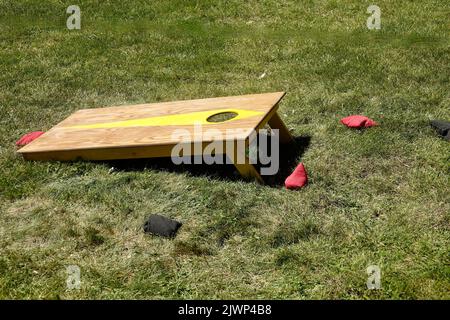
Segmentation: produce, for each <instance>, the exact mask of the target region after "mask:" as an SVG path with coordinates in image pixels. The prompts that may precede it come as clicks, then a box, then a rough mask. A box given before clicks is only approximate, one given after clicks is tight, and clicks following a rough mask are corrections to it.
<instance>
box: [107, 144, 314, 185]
mask: <svg viewBox="0 0 450 320" xmlns="http://www.w3.org/2000/svg"><path fill="white" fill-rule="evenodd" d="M310 141H311V137H310V136H300V137H294V142H292V143H290V144H288V145H280V153H279V170H278V171H277V173H276V174H275V175H265V176H263V179H264V181H265V184H266V185H267V186H271V187H279V186H282V185H283V183H284V180H285V179H286V177H287V176H289V175H290V174H291V172H292V170H293V169H294V168H295V166H296V165H297V164H298V163H297V161H298V160H299V159H300V158H301V157H302V155H303V154H304V153H305V151H306V150H307V149H308V147H309V144H310ZM269 145H270V144H269ZM268 152H269V154H270V150H269V151H268ZM103 163H106V164H107V165H108V166H110V167H114V169H115V170H119V171H142V170H146V169H153V170H161V171H166V172H173V173H187V174H189V175H191V176H194V177H208V178H212V179H217V180H228V181H241V180H243V179H244V178H243V177H241V176H240V175H239V173H238V172H237V171H236V169H235V167H234V165H233V164H227V163H226V158H225V156H224V158H223V163H224V164H211V165H208V164H205V163H204V161H201V163H199V164H194V159H193V158H192V159H191V164H179V165H176V164H174V163H173V162H172V159H171V158H168V157H166V158H151V159H147V158H144V159H127V160H111V161H105V162H103ZM255 166H256V168H257V169H258V170H259V169H260V167H261V164H256V165H255ZM248 181H250V180H248Z"/></svg>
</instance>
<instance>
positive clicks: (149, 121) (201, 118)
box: [66, 109, 263, 129]
mask: <svg viewBox="0 0 450 320" xmlns="http://www.w3.org/2000/svg"><path fill="white" fill-rule="evenodd" d="M223 112H235V113H237V114H238V115H237V116H236V117H234V118H232V119H229V120H226V121H223V122H208V121H206V119H208V118H209V117H210V116H212V115H215V114H218V113H223ZM261 114H263V112H262V111H253V110H243V109H218V110H208V111H200V112H191V113H183V114H174V115H169V116H159V117H150V118H141V119H133V120H123V121H114V122H105V123H93V124H84V125H77V126H71V127H66V128H74V129H99V128H127V127H151V126H185V125H194V124H201V125H209V124H219V123H224V122H230V121H235V120H241V119H245V118H250V117H253V116H257V115H261Z"/></svg>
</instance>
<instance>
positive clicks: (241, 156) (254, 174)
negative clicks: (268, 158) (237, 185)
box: [227, 141, 264, 184]
mask: <svg viewBox="0 0 450 320" xmlns="http://www.w3.org/2000/svg"><path fill="white" fill-rule="evenodd" d="M245 146H246V147H247V146H248V141H246V143H245ZM241 149H242V146H241V148H239V147H238V144H237V143H234V150H231V151H229V152H227V157H228V158H229V159H230V160H231V161H232V162H233V164H234V166H235V167H236V169H237V171H238V172H239V173H240V175H241V176H242V177H244V178H247V179H254V180H256V181H257V182H258V183H260V184H264V180H263V179H262V177H261V175H260V174H259V172H258V170H256V168H255V166H254V165H253V164H251V163H250V159H249V158H248V156H247V155H246V154H245V149H246V148H243V149H244V150H241Z"/></svg>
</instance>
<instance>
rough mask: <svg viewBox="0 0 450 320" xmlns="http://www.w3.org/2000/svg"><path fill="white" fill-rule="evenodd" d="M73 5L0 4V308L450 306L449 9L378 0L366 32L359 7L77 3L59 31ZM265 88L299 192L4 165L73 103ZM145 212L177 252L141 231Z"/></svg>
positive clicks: (16, 162) (16, 160)
mask: <svg viewBox="0 0 450 320" xmlns="http://www.w3.org/2000/svg"><path fill="white" fill-rule="evenodd" d="M71 4H74V3H73V1H57V0H52V1H42V0H40V1H37V0H27V1H7V0H0V29H1V33H0V71H1V72H0V87H1V90H0V115H1V118H0V121H1V123H0V124H1V125H0V297H1V298H62V299H71V298H75V299H78V298H90V299H91V298H108V299H111V298H132V299H134V298H189V299H191V298H276V299H311V298H312V299H322V298H327V299H336V298H344V299H356V298H362V299H374V298H381V299H419V298H420V299H422V298H423V299H449V298H450V292H449V288H450V268H449V265H450V255H449V253H450V252H449V248H450V241H449V240H450V232H449V231H450V230H449V229H450V215H449V213H450V187H449V186H450V183H449V176H450V165H449V163H450V144H449V143H448V142H446V141H445V140H443V139H440V138H439V137H437V135H436V134H435V132H434V131H433V130H432V129H431V128H430V127H429V120H430V119H436V118H439V119H447V120H450V90H449V88H450V85H449V78H450V35H449V24H448V12H449V10H450V5H449V2H448V1H377V2H376V4H377V5H378V6H379V7H380V8H381V11H382V14H381V19H382V29H381V30H379V31H371V30H368V29H367V28H366V19H367V17H368V14H367V13H366V8H367V7H368V6H369V5H370V4H372V2H371V1H345V2H342V3H341V2H339V1H298V2H294V1H275V0H273V1H272V0H265V1H256V0H255V1H253V0H252V1H245V2H242V1H230V0H227V1H208V0H205V1H100V2H98V1H78V2H77V4H79V5H80V7H81V11H82V29H81V30H73V31H69V30H67V29H66V23H65V20H66V18H67V16H68V15H67V14H65V10H66V8H67V6H69V5H71ZM263 72H266V74H267V75H266V77H264V78H262V79H259V75H261V74H262V73H263ZM272 91H287V95H286V97H285V98H284V100H283V102H282V103H281V106H280V110H281V115H282V117H283V118H284V119H285V121H286V123H287V125H288V127H289V128H290V129H292V131H293V134H294V135H295V136H298V137H309V139H310V143H309V146H308V148H306V149H305V150H304V151H303V152H302V153H301V155H300V154H298V155H297V158H296V159H294V160H296V161H303V162H304V163H305V166H306V168H307V170H308V173H309V176H310V182H309V185H308V186H307V188H305V189H302V190H301V191H298V192H292V191H287V190H285V189H283V188H282V187H281V186H275V187H274V186H260V185H256V184H254V183H249V182H245V181H241V180H239V179H237V178H236V177H234V176H233V175H232V174H231V176H230V175H228V176H225V177H224V176H221V175H219V174H214V170H212V173H210V174H206V175H198V174H195V173H194V172H193V170H194V171H195V168H189V167H188V168H185V169H184V168H183V169H182V170H175V171H174V170H168V169H167V168H165V167H164V166H161V165H160V164H156V165H155V164H153V163H150V164H149V165H147V166H146V165H145V162H144V165H136V166H131V167H128V166H127V165H123V166H122V167H120V164H119V167H117V169H116V170H113V171H112V172H111V171H110V168H111V166H112V165H114V166H117V164H111V163H85V162H77V163H57V162H36V163H34V162H25V161H24V160H23V159H21V157H19V156H18V155H17V154H16V149H15V145H14V142H15V141H16V140H17V139H18V138H19V137H20V136H21V135H22V134H24V133H26V132H28V131H33V130H48V129H49V128H51V127H52V126H53V125H54V124H56V123H58V122H59V121H61V120H62V119H64V118H65V117H66V116H68V115H69V114H71V113H72V112H73V111H75V110H77V109H81V108H86V107H102V106H109V105H120V104H132V103H143V102H157V101H170V100H177V99H190V98H202V97H214V96H226V95H238V94H247V93H254V92H272ZM349 114H365V115H367V116H369V117H371V118H373V119H375V120H376V121H378V122H379V123H380V124H381V125H380V126H378V127H375V128H371V129H370V130H366V131H363V132H358V131H353V130H349V129H346V128H345V127H344V126H342V125H341V124H340V123H339V119H340V118H341V117H343V116H347V115H349ZM284 169H285V170H287V171H288V170H290V169H292V168H284ZM157 212H161V213H164V214H165V215H166V216H168V217H171V218H175V219H177V220H180V221H182V222H183V223H184V225H183V227H182V228H181V229H180V232H179V234H178V236H177V237H176V238H175V239H173V240H168V239H161V238H157V237H151V236H147V235H144V234H143V232H142V224H143V222H144V220H145V218H146V217H147V216H148V215H149V214H150V213H157ZM72 264H76V265H78V266H79V267H80V269H81V281H82V285H81V289H80V290H71V291H70V290H67V289H66V267H67V266H68V265H72ZM372 264H376V265H378V266H380V268H381V272H382V275H381V283H382V289H381V290H368V289H367V287H366V280H367V274H366V268H367V266H369V265H372Z"/></svg>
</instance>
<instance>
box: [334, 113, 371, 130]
mask: <svg viewBox="0 0 450 320" xmlns="http://www.w3.org/2000/svg"><path fill="white" fill-rule="evenodd" d="M341 123H342V124H344V125H346V126H347V127H349V128H356V129H361V128H369V127H373V126H376V125H377V123H376V122H375V121H373V120H372V119H370V118H367V117H366V116H360V115H352V116H348V117H345V118H342V119H341Z"/></svg>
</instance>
